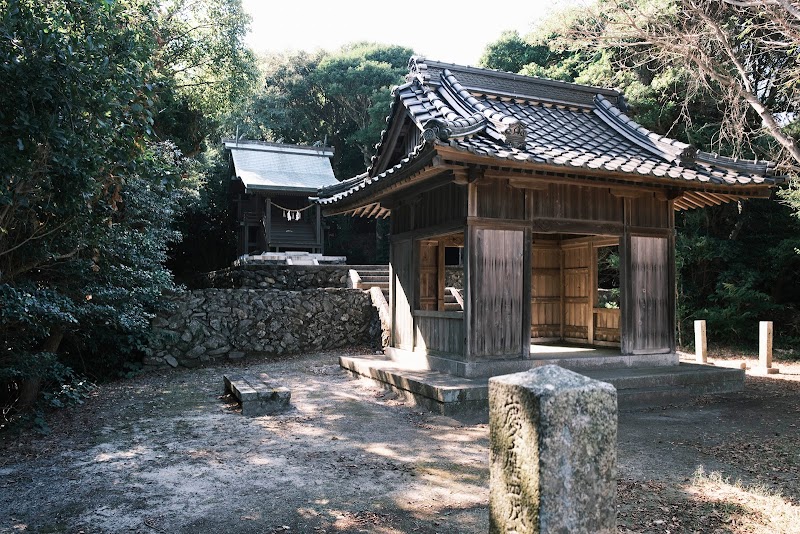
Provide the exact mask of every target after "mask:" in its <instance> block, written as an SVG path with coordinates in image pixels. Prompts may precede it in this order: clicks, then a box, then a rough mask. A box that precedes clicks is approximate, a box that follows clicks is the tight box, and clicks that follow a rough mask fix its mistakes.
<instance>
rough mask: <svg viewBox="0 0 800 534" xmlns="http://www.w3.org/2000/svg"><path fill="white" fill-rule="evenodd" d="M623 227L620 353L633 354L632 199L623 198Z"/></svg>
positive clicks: (620, 275) (620, 265)
mask: <svg viewBox="0 0 800 534" xmlns="http://www.w3.org/2000/svg"><path fill="white" fill-rule="evenodd" d="M622 201H623V227H622V236H621V238H620V240H619V285H620V306H619V307H620V329H619V330H620V331H619V339H620V351H621V352H622V354H633V329H634V325H633V321H634V317H635V314H634V306H635V304H634V302H635V300H634V295H633V293H632V291H631V290H632V287H631V284H632V278H633V277H632V273H631V267H632V264H631V208H632V206H631V199H630V198H623V199H622Z"/></svg>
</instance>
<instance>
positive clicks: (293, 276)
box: [193, 264, 350, 291]
mask: <svg viewBox="0 0 800 534" xmlns="http://www.w3.org/2000/svg"><path fill="white" fill-rule="evenodd" d="M349 271H350V267H349V266H347V265H269V264H252V265H250V264H247V265H239V266H236V267H230V268H228V269H221V270H219V271H212V272H210V273H206V274H204V275H202V276H200V277H198V278H197V280H196V281H195V283H194V284H193V285H195V286H196V287H198V288H225V289H239V288H247V289H285V290H290V291H300V290H303V289H318V288H330V287H347V279H348V272H349Z"/></svg>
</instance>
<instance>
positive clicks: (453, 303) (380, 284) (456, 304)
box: [350, 265, 464, 311]
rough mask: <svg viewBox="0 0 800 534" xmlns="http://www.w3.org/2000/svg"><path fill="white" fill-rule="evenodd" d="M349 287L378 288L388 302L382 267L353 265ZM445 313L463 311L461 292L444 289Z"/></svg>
mask: <svg viewBox="0 0 800 534" xmlns="http://www.w3.org/2000/svg"><path fill="white" fill-rule="evenodd" d="M350 287H355V288H358V289H367V290H369V289H372V288H373V287H377V288H379V289H380V290H381V291H382V292H383V296H384V297H385V298H386V300H387V301H388V300H389V268H388V267H384V266H383V265H353V266H352V267H351V273H350ZM444 310H445V311H464V300H463V298H462V296H461V290H459V289H456V288H454V287H446V288H445V292H444Z"/></svg>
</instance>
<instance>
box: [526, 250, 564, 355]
mask: <svg viewBox="0 0 800 534" xmlns="http://www.w3.org/2000/svg"><path fill="white" fill-rule="evenodd" d="M561 316H562V308H561V249H560V248H559V246H558V242H557V241H553V242H552V243H547V242H544V243H534V244H533V245H532V247H531V338H533V339H535V340H538V341H545V340H553V341H554V340H557V339H561V337H562V335H561Z"/></svg>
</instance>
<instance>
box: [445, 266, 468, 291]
mask: <svg viewBox="0 0 800 534" xmlns="http://www.w3.org/2000/svg"><path fill="white" fill-rule="evenodd" d="M444 285H445V287H454V288H456V289H464V268H463V267H460V266H459V267H445V268H444Z"/></svg>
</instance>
